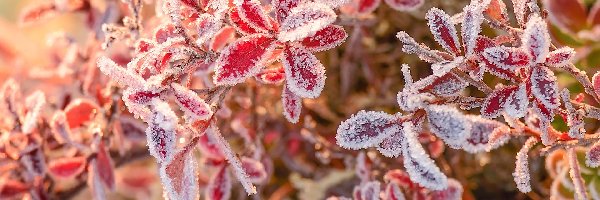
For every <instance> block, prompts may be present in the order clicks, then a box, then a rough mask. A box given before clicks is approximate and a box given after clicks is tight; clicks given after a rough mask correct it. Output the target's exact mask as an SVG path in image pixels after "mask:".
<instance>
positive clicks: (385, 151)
mask: <svg viewBox="0 0 600 200" xmlns="http://www.w3.org/2000/svg"><path fill="white" fill-rule="evenodd" d="M403 142H404V131H403V130H400V131H397V132H395V133H392V134H391V135H390V136H388V137H386V138H384V139H383V141H381V143H379V145H378V146H377V150H378V151H379V153H381V154H382V155H384V156H386V157H390V158H395V157H398V156H400V154H402V143H403Z"/></svg>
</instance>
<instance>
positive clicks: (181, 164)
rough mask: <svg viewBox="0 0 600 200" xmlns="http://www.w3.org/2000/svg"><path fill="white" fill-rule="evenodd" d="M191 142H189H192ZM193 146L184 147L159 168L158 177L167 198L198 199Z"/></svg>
mask: <svg viewBox="0 0 600 200" xmlns="http://www.w3.org/2000/svg"><path fill="white" fill-rule="evenodd" d="M194 143H195V142H191V143H190V144H194ZM192 149H193V148H192V147H190V146H186V147H184V148H183V149H182V150H180V151H179V152H177V154H175V155H174V156H173V159H172V160H171V161H170V162H169V163H168V164H166V165H162V166H161V168H160V177H161V181H162V183H163V186H164V187H165V190H166V193H167V195H168V197H169V199H182V200H184V199H188V200H192V199H198V178H197V174H196V162H195V161H194V157H193V154H192V153H190V152H191V150H192Z"/></svg>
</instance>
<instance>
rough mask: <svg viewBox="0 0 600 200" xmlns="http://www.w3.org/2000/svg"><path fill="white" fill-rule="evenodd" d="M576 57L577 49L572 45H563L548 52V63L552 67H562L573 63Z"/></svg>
mask: <svg viewBox="0 0 600 200" xmlns="http://www.w3.org/2000/svg"><path fill="white" fill-rule="evenodd" d="M574 57H575V50H574V49H573V48H571V47H562V48H560V49H557V50H554V51H552V52H550V53H549V54H548V58H546V64H547V65H549V66H552V67H562V66H565V65H568V64H570V63H571V61H572V60H573V58H574Z"/></svg>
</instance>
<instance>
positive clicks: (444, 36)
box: [425, 8, 460, 54]
mask: <svg viewBox="0 0 600 200" xmlns="http://www.w3.org/2000/svg"><path fill="white" fill-rule="evenodd" d="M425 18H426V19H427V24H428V25H429V29H431V33H432V34H433V37H434V39H435V41H437V42H438V43H439V44H440V45H442V47H443V48H444V49H446V51H448V52H451V53H453V54H460V49H459V46H458V45H459V43H458V35H457V34H456V27H454V24H453V23H452V20H450V16H449V15H448V14H446V13H445V12H444V11H442V10H440V9H438V8H432V9H430V10H429V11H428V12H427V15H426V16H425Z"/></svg>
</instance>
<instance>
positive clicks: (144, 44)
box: [135, 38, 156, 54]
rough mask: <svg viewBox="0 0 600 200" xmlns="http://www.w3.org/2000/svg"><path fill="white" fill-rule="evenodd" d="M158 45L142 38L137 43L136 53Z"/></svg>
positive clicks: (144, 51)
mask: <svg viewBox="0 0 600 200" xmlns="http://www.w3.org/2000/svg"><path fill="white" fill-rule="evenodd" d="M155 46H156V42H154V41H152V40H148V39H146V38H142V39H140V40H138V41H137V42H136V43H135V53H136V54H140V53H146V52H148V51H149V50H150V49H152V48H154V47H155Z"/></svg>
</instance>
